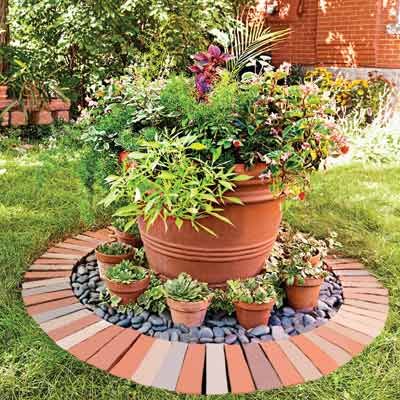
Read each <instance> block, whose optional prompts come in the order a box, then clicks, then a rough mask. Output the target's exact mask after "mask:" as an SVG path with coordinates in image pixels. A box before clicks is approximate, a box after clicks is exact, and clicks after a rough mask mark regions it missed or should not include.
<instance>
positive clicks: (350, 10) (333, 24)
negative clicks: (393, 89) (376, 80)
mask: <svg viewBox="0 0 400 400" xmlns="http://www.w3.org/2000/svg"><path fill="white" fill-rule="evenodd" d="M398 2H400V0H279V13H278V15H274V16H267V17H266V19H267V21H268V23H269V24H270V25H271V26H272V28H273V29H274V30H275V29H281V28H286V27H289V28H291V30H292V33H291V34H290V37H289V39H288V40H287V41H286V42H285V43H284V44H282V45H280V47H279V48H278V49H277V50H275V51H274V52H273V62H274V64H280V63H281V62H283V61H289V62H291V63H295V64H305V65H322V66H336V67H372V68H374V67H379V68H400V38H399V37H395V36H391V35H389V34H387V33H386V25H387V24H388V23H395V22H396V16H397V9H398Z"/></svg>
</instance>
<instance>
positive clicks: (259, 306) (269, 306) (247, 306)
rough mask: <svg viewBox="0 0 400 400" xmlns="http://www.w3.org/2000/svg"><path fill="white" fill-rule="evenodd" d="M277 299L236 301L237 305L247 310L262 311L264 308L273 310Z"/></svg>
mask: <svg viewBox="0 0 400 400" xmlns="http://www.w3.org/2000/svg"><path fill="white" fill-rule="evenodd" d="M275 302H276V300H275V299H271V301H269V302H268V303H261V304H259V303H244V302H243V301H237V302H235V306H237V307H239V308H241V309H243V310H247V311H262V310H272V308H273V307H274V305H275Z"/></svg>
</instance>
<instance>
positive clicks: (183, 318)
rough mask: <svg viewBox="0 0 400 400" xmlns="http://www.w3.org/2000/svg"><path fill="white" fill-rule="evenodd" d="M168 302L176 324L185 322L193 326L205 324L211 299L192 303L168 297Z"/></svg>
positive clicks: (184, 323)
mask: <svg viewBox="0 0 400 400" xmlns="http://www.w3.org/2000/svg"><path fill="white" fill-rule="evenodd" d="M167 304H168V307H169V309H170V311H171V316H172V321H173V322H174V323H175V324H183V325H186V326H187V327H189V328H192V327H197V326H201V325H202V324H203V322H204V318H205V317H206V313H207V308H208V306H209V305H210V299H206V300H203V301H196V302H194V303H190V302H186V301H176V300H174V299H170V298H167Z"/></svg>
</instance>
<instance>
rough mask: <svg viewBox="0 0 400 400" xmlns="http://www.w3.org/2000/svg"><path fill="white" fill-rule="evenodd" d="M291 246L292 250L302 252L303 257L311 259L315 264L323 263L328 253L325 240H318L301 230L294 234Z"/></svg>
mask: <svg viewBox="0 0 400 400" xmlns="http://www.w3.org/2000/svg"><path fill="white" fill-rule="evenodd" d="M289 246H290V248H291V249H292V250H295V251H297V252H298V253H302V254H303V258H304V259H305V260H306V261H307V260H308V261H310V263H311V265H313V266H317V265H319V264H321V263H322V261H323V259H324V257H326V256H327V254H328V246H327V244H326V242H325V241H324V240H318V239H316V238H314V237H312V236H310V235H305V234H303V233H301V232H297V233H296V234H295V235H293V238H292V240H291V243H290V245H289Z"/></svg>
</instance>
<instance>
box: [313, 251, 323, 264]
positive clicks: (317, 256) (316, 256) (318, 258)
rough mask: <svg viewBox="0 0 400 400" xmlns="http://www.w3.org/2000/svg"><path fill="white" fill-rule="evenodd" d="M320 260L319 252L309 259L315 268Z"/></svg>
mask: <svg viewBox="0 0 400 400" xmlns="http://www.w3.org/2000/svg"><path fill="white" fill-rule="evenodd" d="M321 259H322V255H321V252H318V254H316V255H315V256H312V257H311V258H310V263H311V265H313V266H314V267H315V266H317V265H318V264H319V263H320V262H321Z"/></svg>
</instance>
